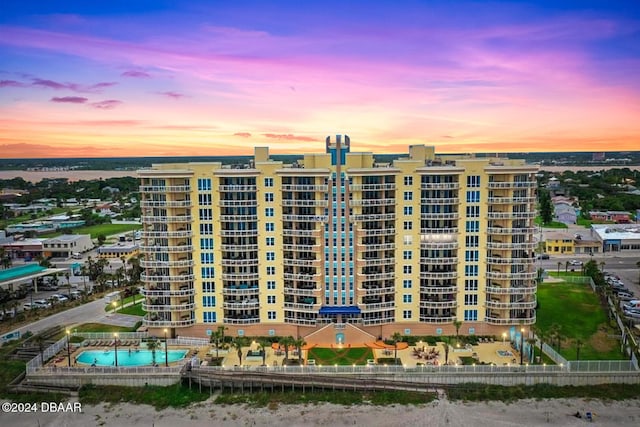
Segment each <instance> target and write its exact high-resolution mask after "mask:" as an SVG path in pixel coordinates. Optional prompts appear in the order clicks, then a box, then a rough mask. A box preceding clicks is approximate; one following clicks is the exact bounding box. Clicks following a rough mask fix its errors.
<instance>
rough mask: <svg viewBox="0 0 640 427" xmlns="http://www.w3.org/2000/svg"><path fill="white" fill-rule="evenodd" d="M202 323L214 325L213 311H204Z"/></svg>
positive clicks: (214, 316)
mask: <svg viewBox="0 0 640 427" xmlns="http://www.w3.org/2000/svg"><path fill="white" fill-rule="evenodd" d="M202 321H203V322H204V323H216V313H215V311H205V312H203V313H202Z"/></svg>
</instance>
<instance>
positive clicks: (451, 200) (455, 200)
mask: <svg viewBox="0 0 640 427" xmlns="http://www.w3.org/2000/svg"><path fill="white" fill-rule="evenodd" d="M459 203H460V198H459V197H442V198H438V197H434V198H422V199H420V204H421V205H457V204H459Z"/></svg>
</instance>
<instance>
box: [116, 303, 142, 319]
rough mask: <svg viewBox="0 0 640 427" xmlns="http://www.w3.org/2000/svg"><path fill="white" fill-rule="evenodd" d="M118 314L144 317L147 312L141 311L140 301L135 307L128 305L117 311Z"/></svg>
mask: <svg viewBox="0 0 640 427" xmlns="http://www.w3.org/2000/svg"><path fill="white" fill-rule="evenodd" d="M118 313H121V314H130V315H132V316H144V315H145V314H147V312H146V311H144V310H143V309H142V301H140V303H138V304H136V305H130V306H128V307H125V308H123V309H120V310H118Z"/></svg>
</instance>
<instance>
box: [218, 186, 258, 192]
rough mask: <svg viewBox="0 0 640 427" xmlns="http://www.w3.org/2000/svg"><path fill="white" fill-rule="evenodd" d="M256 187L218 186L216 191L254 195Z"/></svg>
mask: <svg viewBox="0 0 640 427" xmlns="http://www.w3.org/2000/svg"><path fill="white" fill-rule="evenodd" d="M256 190H257V187H256V186H255V185H219V186H218V191H221V192H222V191H227V192H231V193H247V192H249V193H255V192H256Z"/></svg>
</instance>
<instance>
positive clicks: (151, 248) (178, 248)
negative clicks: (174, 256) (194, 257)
mask: <svg viewBox="0 0 640 427" xmlns="http://www.w3.org/2000/svg"><path fill="white" fill-rule="evenodd" d="M140 250H141V251H142V252H146V253H155V252H170V253H180V252H193V245H170V246H161V245H142V246H140Z"/></svg>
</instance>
